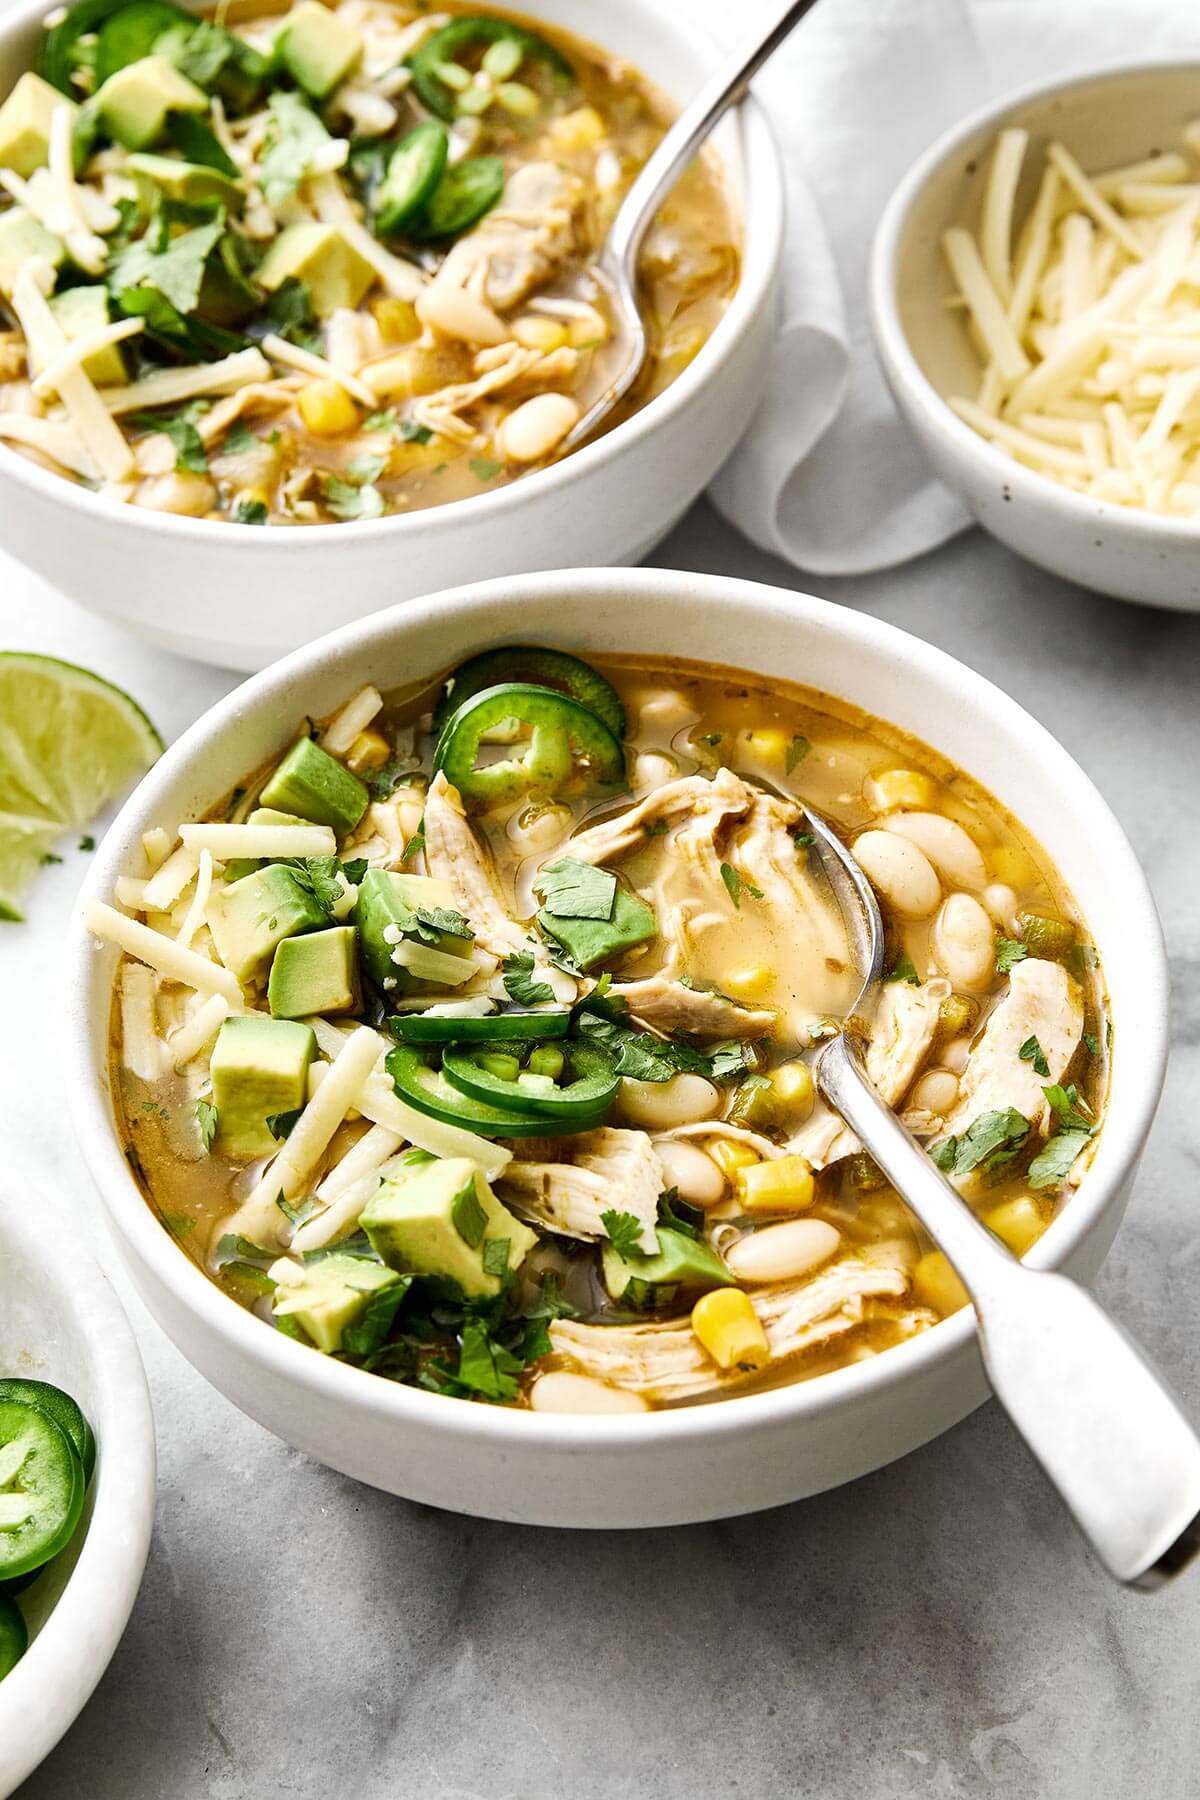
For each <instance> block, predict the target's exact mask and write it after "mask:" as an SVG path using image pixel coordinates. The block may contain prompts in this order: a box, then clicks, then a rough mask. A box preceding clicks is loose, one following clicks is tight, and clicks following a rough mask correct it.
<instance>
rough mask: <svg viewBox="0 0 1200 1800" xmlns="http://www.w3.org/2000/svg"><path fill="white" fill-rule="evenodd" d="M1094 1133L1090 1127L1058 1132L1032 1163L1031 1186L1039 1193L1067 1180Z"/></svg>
mask: <svg viewBox="0 0 1200 1800" xmlns="http://www.w3.org/2000/svg"><path fill="white" fill-rule="evenodd" d="M1093 1135H1094V1133H1093V1131H1092V1129H1091V1128H1090V1127H1089V1128H1088V1129H1087V1130H1086V1131H1060V1132H1058V1133H1057V1134H1056V1136H1054V1137H1052V1138H1051V1139H1050V1140H1049V1142H1048V1143H1047V1144H1046V1146H1045V1148H1044V1149H1043V1150H1041V1151H1039V1153H1038V1154H1037V1156H1035V1157H1034V1159H1033V1161H1032V1162H1031V1163H1030V1165H1029V1185H1030V1187H1031V1188H1034V1189H1036V1190H1037V1191H1038V1192H1039V1193H1040V1192H1041V1191H1043V1190H1044V1189H1046V1188H1054V1187H1058V1186H1059V1185H1060V1184H1061V1183H1062V1182H1063V1181H1065V1180H1066V1178H1067V1176H1068V1175H1069V1174H1070V1172H1071V1165H1072V1164H1073V1163H1074V1161H1075V1158H1076V1157H1077V1156H1078V1155H1079V1152H1080V1151H1081V1150H1082V1149H1083V1147H1084V1145H1085V1144H1087V1143H1089V1142H1090V1141H1091V1139H1092V1137H1093Z"/></svg>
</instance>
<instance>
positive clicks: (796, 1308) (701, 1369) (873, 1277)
mask: <svg viewBox="0 0 1200 1800" xmlns="http://www.w3.org/2000/svg"><path fill="white" fill-rule="evenodd" d="M907 1290H908V1275H907V1273H906V1272H905V1270H904V1269H902V1268H899V1267H884V1266H872V1265H870V1264H868V1263H867V1262H865V1261H861V1260H858V1259H856V1258H847V1259H846V1260H845V1261H843V1262H838V1263H834V1264H833V1265H832V1267H829V1268H826V1269H823V1270H822V1271H821V1273H820V1274H818V1275H816V1276H812V1277H810V1278H808V1279H806V1280H802V1281H793V1282H781V1283H780V1284H779V1285H778V1286H775V1287H768V1288H761V1289H759V1291H758V1292H757V1293H754V1294H752V1295H751V1296H750V1301H751V1304H752V1306H753V1307H754V1310H755V1312H756V1313H757V1314H758V1316H759V1318H760V1319H761V1320H762V1324H763V1329H764V1330H765V1332H766V1334H767V1342H768V1344H769V1345H770V1347H771V1361H772V1363H773V1364H778V1363H781V1362H785V1361H787V1360H788V1359H790V1358H792V1357H795V1356H799V1355H800V1354H801V1352H802V1351H805V1350H808V1349H810V1348H812V1346H813V1345H816V1344H821V1343H825V1342H827V1341H828V1340H829V1339H830V1338H833V1337H838V1336H841V1335H843V1334H845V1333H846V1332H848V1331H853V1330H854V1329H855V1327H856V1326H858V1325H861V1324H862V1322H863V1320H864V1318H865V1317H866V1316H867V1313H866V1307H867V1303H868V1302H869V1301H871V1300H875V1299H880V1300H898V1299H900V1298H901V1297H902V1296H903V1295H904V1294H905V1293H906V1292H907ZM906 1317H907V1319H908V1321H909V1323H910V1329H913V1330H922V1329H924V1328H925V1326H926V1325H929V1324H932V1323H933V1322H934V1315H933V1314H932V1313H925V1312H921V1311H913V1312H912V1313H911V1314H908V1315H906ZM550 1339H551V1342H552V1343H553V1345H554V1349H555V1351H556V1352H557V1353H558V1354H559V1355H560V1356H564V1357H569V1358H570V1360H571V1361H572V1362H573V1363H574V1364H575V1365H576V1366H577V1367H578V1368H579V1369H581V1370H582V1371H583V1373H584V1374H586V1375H594V1376H596V1377H597V1378H598V1379H599V1380H601V1381H610V1382H615V1383H616V1384H617V1385H618V1386H619V1387H626V1388H630V1389H632V1391H633V1392H634V1393H638V1394H644V1395H645V1396H646V1397H647V1398H648V1399H653V1400H660V1401H664V1402H670V1401H676V1400H689V1399H693V1398H694V1397H695V1396H697V1395H699V1394H704V1393H711V1392H713V1391H714V1390H719V1389H729V1388H736V1387H740V1386H742V1385H744V1384H745V1383H746V1381H748V1380H752V1379H754V1377H753V1376H752V1375H748V1374H747V1373H745V1372H743V1371H742V1370H739V1369H719V1368H718V1367H717V1365H716V1364H715V1363H714V1362H713V1361H712V1360H711V1358H710V1357H709V1356H708V1355H707V1353H706V1352H705V1351H704V1349H703V1348H702V1347H701V1345H700V1342H699V1339H698V1338H697V1337H696V1335H695V1333H694V1332H693V1331H692V1328H691V1326H690V1324H688V1322H687V1321H686V1320H677V1319H674V1320H665V1321H663V1322H662V1323H655V1322H651V1323H647V1324H645V1325H587V1324H582V1323H580V1322H579V1321H577V1320H574V1319H559V1320H557V1321H556V1322H555V1323H554V1324H553V1325H552V1326H551V1327H550Z"/></svg>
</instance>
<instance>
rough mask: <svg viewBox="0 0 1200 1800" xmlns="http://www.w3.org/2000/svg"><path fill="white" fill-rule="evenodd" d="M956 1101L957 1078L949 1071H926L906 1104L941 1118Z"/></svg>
mask: <svg viewBox="0 0 1200 1800" xmlns="http://www.w3.org/2000/svg"><path fill="white" fill-rule="evenodd" d="M957 1099H958V1076H957V1075H953V1074H951V1072H950V1070H949V1069H927V1070H926V1071H925V1073H924V1075H922V1076H921V1077H920V1078H919V1080H918V1081H917V1083H916V1086H915V1087H914V1088H913V1090H912V1093H911V1094H910V1095H909V1100H908V1104H909V1105H910V1106H914V1107H917V1108H919V1110H920V1111H922V1112H931V1113H938V1114H940V1115H941V1116H942V1117H943V1118H944V1117H945V1115H946V1114H947V1113H948V1112H949V1111H950V1109H951V1108H952V1106H953V1105H954V1103H955V1101H956V1100H957Z"/></svg>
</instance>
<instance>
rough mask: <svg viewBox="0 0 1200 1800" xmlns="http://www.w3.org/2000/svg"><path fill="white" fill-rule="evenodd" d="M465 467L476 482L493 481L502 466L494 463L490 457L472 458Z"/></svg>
mask: <svg viewBox="0 0 1200 1800" xmlns="http://www.w3.org/2000/svg"><path fill="white" fill-rule="evenodd" d="M467 467H468V468H469V469H470V471H471V473H472V475H474V477H475V479H476V480H477V481H493V480H494V479H495V477H496V476H497V475H499V474H500V472H501V470H502V469H503V467H504V464H503V463H500V462H496V460H495V459H494V458H493V457H491V456H472V457H470V458H469V459H468V462H467Z"/></svg>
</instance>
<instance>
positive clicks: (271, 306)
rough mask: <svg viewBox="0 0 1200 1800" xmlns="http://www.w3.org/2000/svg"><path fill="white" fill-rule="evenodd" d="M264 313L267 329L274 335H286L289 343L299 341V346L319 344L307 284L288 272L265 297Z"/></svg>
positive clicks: (304, 347) (316, 348)
mask: <svg viewBox="0 0 1200 1800" xmlns="http://www.w3.org/2000/svg"><path fill="white" fill-rule="evenodd" d="M264 317H265V320H266V323H267V325H268V327H269V328H270V330H272V331H273V332H274V333H275V335H276V336H277V337H281V338H286V339H287V342H288V343H289V344H298V345H299V346H300V348H301V349H302V350H319V349H320V348H321V333H320V331H319V330H318V328H317V323H316V316H315V314H314V313H313V309H312V297H311V295H310V294H309V291H308V284H307V282H304V281H300V280H298V279H297V277H296V276H294V275H289V276H288V278H287V280H286V281H281V282H280V284H279V286H278V287H277V288H276V289H275V292H274V293H273V294H272V295H271V298H270V299H269V300H268V301H267V305H266V312H265V314H264Z"/></svg>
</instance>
